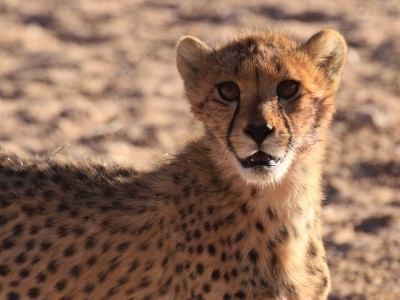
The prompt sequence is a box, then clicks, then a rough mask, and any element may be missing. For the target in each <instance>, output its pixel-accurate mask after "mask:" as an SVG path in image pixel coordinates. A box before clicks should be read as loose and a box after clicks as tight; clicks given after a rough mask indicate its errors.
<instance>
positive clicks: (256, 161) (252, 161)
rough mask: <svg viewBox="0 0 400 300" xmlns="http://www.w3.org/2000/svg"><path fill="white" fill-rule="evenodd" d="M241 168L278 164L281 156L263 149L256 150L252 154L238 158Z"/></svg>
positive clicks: (281, 159)
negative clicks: (275, 155)
mask: <svg viewBox="0 0 400 300" xmlns="http://www.w3.org/2000/svg"><path fill="white" fill-rule="evenodd" d="M239 161H240V163H241V164H242V166H243V168H246V169H247V168H254V167H275V166H278V165H279V164H280V163H281V162H282V161H283V158H281V157H274V156H272V155H269V154H267V153H265V152H263V151H257V152H256V153H254V154H253V155H250V156H248V157H246V158H244V159H239Z"/></svg>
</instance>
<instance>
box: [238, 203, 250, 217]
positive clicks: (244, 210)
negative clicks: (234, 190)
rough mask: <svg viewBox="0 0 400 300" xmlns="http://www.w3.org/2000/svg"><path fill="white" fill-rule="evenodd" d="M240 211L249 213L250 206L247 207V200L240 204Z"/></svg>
mask: <svg viewBox="0 0 400 300" xmlns="http://www.w3.org/2000/svg"><path fill="white" fill-rule="evenodd" d="M240 211H241V212H242V213H243V214H244V215H247V214H248V213H249V208H248V207H247V202H245V203H242V205H240Z"/></svg>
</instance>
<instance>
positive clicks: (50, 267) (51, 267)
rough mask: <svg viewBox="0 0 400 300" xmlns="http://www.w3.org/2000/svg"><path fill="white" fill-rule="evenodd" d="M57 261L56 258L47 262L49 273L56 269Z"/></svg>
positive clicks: (53, 272)
mask: <svg viewBox="0 0 400 300" xmlns="http://www.w3.org/2000/svg"><path fill="white" fill-rule="evenodd" d="M58 266H59V264H58V262H57V261H56V260H54V259H53V260H52V261H50V262H49V263H48V265H47V270H48V271H49V272H50V273H51V274H55V273H56V272H57V270H58Z"/></svg>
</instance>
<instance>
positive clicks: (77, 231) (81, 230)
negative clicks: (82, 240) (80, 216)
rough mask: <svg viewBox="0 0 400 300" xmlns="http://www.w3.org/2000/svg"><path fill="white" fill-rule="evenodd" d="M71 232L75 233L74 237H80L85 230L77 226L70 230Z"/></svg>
mask: <svg viewBox="0 0 400 300" xmlns="http://www.w3.org/2000/svg"><path fill="white" fill-rule="evenodd" d="M72 232H73V233H75V236H77V237H79V236H82V235H83V234H84V233H85V232H86V229H85V227H83V226H81V225H78V226H76V227H75V228H73V229H72Z"/></svg>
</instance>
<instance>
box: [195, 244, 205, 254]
mask: <svg viewBox="0 0 400 300" xmlns="http://www.w3.org/2000/svg"><path fill="white" fill-rule="evenodd" d="M203 250H204V249H203V245H202V244H199V245H198V246H197V248H196V252H197V253H198V254H201V253H203Z"/></svg>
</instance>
